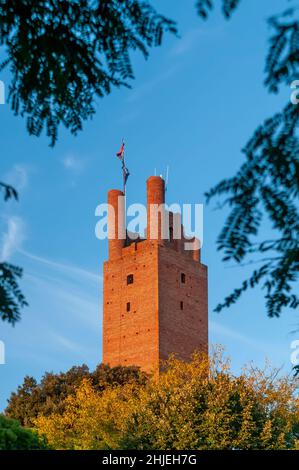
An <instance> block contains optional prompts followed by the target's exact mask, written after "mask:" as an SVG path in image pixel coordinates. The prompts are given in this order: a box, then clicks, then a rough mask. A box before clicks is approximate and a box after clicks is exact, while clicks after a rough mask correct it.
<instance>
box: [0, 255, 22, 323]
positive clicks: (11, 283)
mask: <svg viewBox="0 0 299 470" xmlns="http://www.w3.org/2000/svg"><path fill="white" fill-rule="evenodd" d="M22 273H23V270H22V269H21V268H19V267H17V266H13V265H12V264H8V263H0V318H1V319H2V320H3V321H7V322H8V323H11V324H12V325H14V324H15V323H16V322H17V321H19V320H20V318H21V313H20V311H21V308H23V307H25V306H26V305H28V304H27V302H26V300H25V297H24V295H23V294H22V292H21V290H20V288H19V286H18V282H17V281H18V279H19V278H21V277H22Z"/></svg>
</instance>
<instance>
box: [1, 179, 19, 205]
mask: <svg viewBox="0 0 299 470" xmlns="http://www.w3.org/2000/svg"><path fill="white" fill-rule="evenodd" d="M0 190H1V191H3V192H4V201H8V200H9V199H15V200H16V201H17V200H18V193H17V191H16V190H15V188H13V187H12V186H10V185H9V184H5V183H3V182H2V181H0Z"/></svg>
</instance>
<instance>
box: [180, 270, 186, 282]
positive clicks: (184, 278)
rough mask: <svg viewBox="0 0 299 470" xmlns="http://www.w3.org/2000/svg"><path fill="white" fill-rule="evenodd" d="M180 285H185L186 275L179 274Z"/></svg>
mask: <svg viewBox="0 0 299 470" xmlns="http://www.w3.org/2000/svg"><path fill="white" fill-rule="evenodd" d="M181 283H182V284H185V283H186V274H184V273H181Z"/></svg>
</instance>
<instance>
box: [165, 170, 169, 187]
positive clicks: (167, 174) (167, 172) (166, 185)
mask: <svg viewBox="0 0 299 470" xmlns="http://www.w3.org/2000/svg"><path fill="white" fill-rule="evenodd" d="M168 180H169V165H167V168H166V180H165V191H167V188H168Z"/></svg>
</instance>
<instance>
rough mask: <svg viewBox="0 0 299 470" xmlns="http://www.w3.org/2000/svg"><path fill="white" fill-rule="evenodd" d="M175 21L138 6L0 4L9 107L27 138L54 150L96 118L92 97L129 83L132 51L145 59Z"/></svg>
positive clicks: (127, 2) (131, 0) (64, 0)
mask: <svg viewBox="0 0 299 470" xmlns="http://www.w3.org/2000/svg"><path fill="white" fill-rule="evenodd" d="M167 31H170V32H172V33H175V32H176V27H175V23H174V22H173V21H170V20H168V19H167V18H165V17H164V16H162V15H159V14H158V13H157V12H156V11H155V9H154V8H153V7H152V6H151V5H150V4H149V3H148V2H146V1H139V0H124V1H122V2H119V1H118V0H95V1H93V2H90V1H89V0H49V1H47V2H45V1H44V0H0V44H1V45H2V46H5V48H6V53H7V58H6V59H5V60H4V61H3V62H2V64H1V68H0V70H1V69H2V70H3V69H4V68H5V67H7V66H9V68H10V72H11V74H12V80H11V83H10V87H9V102H10V103H11V107H12V109H13V111H14V112H15V114H21V115H22V116H26V117H27V128H28V131H29V133H30V134H31V135H35V136H39V135H40V134H41V132H42V130H43V128H44V127H45V126H46V129H47V135H48V136H49V137H50V139H51V144H52V145H54V144H55V141H56V140H57V132H58V127H59V125H60V124H61V123H62V124H63V125H64V126H66V127H67V128H69V129H70V130H71V132H72V133H77V132H78V131H79V130H81V129H82V122H83V121H84V120H86V119H88V118H90V117H91V116H92V115H93V114H94V112H95V97H96V96H98V97H103V96H104V95H106V94H108V93H110V91H111V88H112V87H120V86H123V85H126V86H128V83H129V82H128V81H130V80H131V79H133V78H134V74H133V69H132V65H131V60H130V52H131V51H132V50H133V51H134V50H138V51H140V52H141V53H142V54H143V55H144V56H145V57H147V56H148V53H149V48H150V47H153V46H158V45H160V44H161V42H162V37H163V34H164V33H165V32H167Z"/></svg>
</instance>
